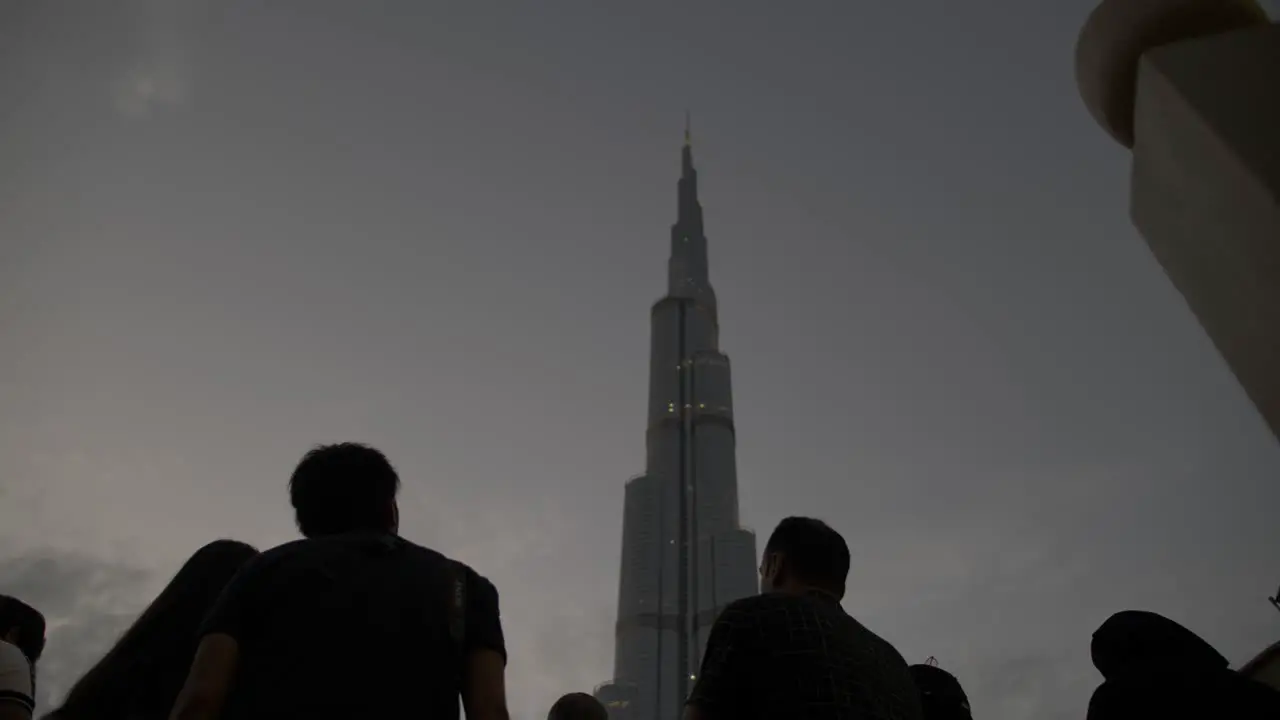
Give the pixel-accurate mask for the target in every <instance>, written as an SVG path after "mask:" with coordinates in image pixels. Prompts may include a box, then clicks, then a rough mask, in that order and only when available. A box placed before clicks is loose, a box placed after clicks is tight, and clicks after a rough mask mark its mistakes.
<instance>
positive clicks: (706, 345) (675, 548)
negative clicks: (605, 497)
mask: <svg viewBox="0 0 1280 720" xmlns="http://www.w3.org/2000/svg"><path fill="white" fill-rule="evenodd" d="M678 198H679V201H678V213H677V216H676V223H675V225H673V226H671V257H670V259H669V260H668V261H667V294H666V296H665V297H663V298H662V299H661V300H658V301H657V302H656V303H654V305H653V309H652V311H651V313H650V322H651V327H652V333H651V338H650V350H649V353H650V354H649V412H648V429H647V431H646V434H645V446H646V450H647V452H646V459H645V472H644V474H642V475H638V476H636V477H633V478H632V479H631V480H630V481H628V482H627V486H626V500H625V505H624V508H623V524H622V568H621V578H620V582H619V587H618V623H617V626H616V630H615V633H616V635H615V637H616V645H615V649H614V680H613V682H610V683H606V684H605V685H602V686H601V687H599V688H598V689H597V692H596V695H597V697H598V698H599V699H600V700H601V701H602V702H604V703H605V704H606V706H608V707H609V708H610V717H611V718H614V719H615V720H621V719H623V718H625V719H626V720H671V719H672V718H678V717H680V712H681V706H682V705H683V703H684V699H685V697H686V696H687V695H688V693H689V690H690V688H691V687H692V684H693V680H694V678H695V676H696V673H697V671H698V665H699V663H700V661H701V659H702V651H703V649H704V648H705V646H706V639H707V633H708V632H710V629H711V624H712V623H713V622H714V621H715V619H716V616H717V615H718V614H719V612H720V610H721V609H722V608H723V607H724V606H725V605H727V604H728V603H730V602H732V601H734V600H737V599H739V598H742V597H746V596H748V595H753V594H755V593H756V592H758V590H759V585H758V581H757V578H756V561H757V557H756V540H755V535H754V533H752V532H751V531H750V530H745V529H743V528H741V527H739V525H738V477H737V464H736V461H735V459H734V425H733V394H732V390H731V386H730V382H729V358H728V357H727V356H726V355H725V354H724V353H722V352H720V348H719V334H720V333H719V321H718V320H717V313H716V295H715V291H714V290H712V289H711V282H710V279H709V277H708V266H707V238H706V235H704V234H703V228H702V206H701V205H700V204H699V203H698V173H697V171H696V170H695V169H694V167H693V149H692V147H691V145H690V141H689V131H688V128H687V127H686V129H685V142H684V149H683V151H682V157H681V172H680V181H679V185H678Z"/></svg>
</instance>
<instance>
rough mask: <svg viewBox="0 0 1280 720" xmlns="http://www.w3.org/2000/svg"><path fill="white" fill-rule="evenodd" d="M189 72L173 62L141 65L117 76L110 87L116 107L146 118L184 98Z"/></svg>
mask: <svg viewBox="0 0 1280 720" xmlns="http://www.w3.org/2000/svg"><path fill="white" fill-rule="evenodd" d="M188 87H189V74H188V73H187V72H186V70H185V68H182V67H180V66H178V65H176V64H173V63H164V62H158V63H148V64H140V65H138V66H136V67H134V68H132V69H130V70H128V71H126V72H125V73H123V74H122V75H120V76H119V77H117V78H116V84H115V87H114V88H113V89H112V93H111V96H112V99H113V101H114V103H115V109H116V111H117V112H119V113H120V114H121V115H124V116H125V117H130V118H139V119H141V118H148V117H151V116H152V115H153V114H154V113H155V112H157V111H158V110H159V109H161V108H164V107H175V106H178V105H181V104H182V103H184V102H185V101H186V99H187V93H188Z"/></svg>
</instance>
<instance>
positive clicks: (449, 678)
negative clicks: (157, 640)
mask: <svg viewBox="0 0 1280 720" xmlns="http://www.w3.org/2000/svg"><path fill="white" fill-rule="evenodd" d="M399 487H400V478H399V476H397V474H396V471H395V469H394V468H392V467H391V464H390V463H389V462H387V459H386V457H384V456H383V455H382V453H380V452H378V451H377V450H374V449H373V448H370V447H366V446H364V445H358V444H355V443H343V444H339V445H328V446H322V447H318V448H316V449H314V450H312V451H311V452H309V453H307V455H306V456H305V457H303V459H302V462H301V463H299V464H298V467H297V469H296V470H295V471H294V473H293V477H292V478H291V479H290V480H289V497H290V499H291V500H292V503H293V507H294V510H295V512H296V518H297V522H298V528H299V529H300V530H301V531H302V534H303V535H304V536H306V539H303V540H297V541H294V542H291V543H287V544H285V545H282V546H280V547H278V548H275V549H273V550H268V551H267V552H265V553H262V554H261V555H259V556H258V557H256V558H254V559H253V560H250V561H249V562H248V563H247V564H246V565H245V566H244V568H243V569H241V571H240V573H239V574H238V575H237V576H236V577H235V579H233V580H232V581H231V583H230V584H229V585H228V586H227V588H226V590H225V591H224V592H223V593H222V596H221V598H219V600H218V602H217V603H216V604H215V606H214V608H213V610H212V611H211V612H210V614H209V616H208V618H206V620H205V623H204V628H203V629H202V631H201V635H202V640H201V641H200V646H199V649H198V650H197V651H196V657H195V660H194V662H193V663H192V667H191V672H190V674H189V675H188V677H187V682H186V685H185V687H184V688H183V690H182V692H181V694H179V696H178V700H177V703H176V705H175V707H174V710H173V713H172V715H171V716H170V717H171V718H172V719H173V720H189V719H197V718H198V719H201V720H204V719H211V718H218V717H227V718H234V719H240V718H244V719H253V720H256V719H258V718H263V719H266V718H315V719H321V720H323V719H325V718H335V719H338V718H341V719H342V720H350V718H365V717H368V718H391V717H406V718H407V717H433V718H437V717H438V718H457V717H459V702H458V698H459V695H461V697H462V705H463V706H465V708H466V712H467V718H468V720H474V719H476V718H479V719H482V720H508V713H507V706H506V689H505V679H504V672H505V671H504V667H505V664H506V649H505V645H504V641H503V633H502V623H501V621H500V619H499V616H498V592H497V590H496V589H495V588H494V587H493V585H492V584H491V583H490V582H489V581H488V580H485V579H484V578H483V577H481V576H480V575H478V574H476V572H475V571H474V570H472V569H471V568H469V567H467V566H466V565H463V564H461V563H459V562H456V561H453V560H450V559H449V558H446V557H445V556H443V555H441V554H440V553H437V552H435V551H432V550H428V549H426V548H424V547H420V546H418V545H415V544H413V543H411V542H409V541H407V540H404V539H402V538H400V537H399V536H398V535H397V534H396V532H397V530H398V527H399V514H400V513H399V509H398V507H397V505H396V491H397V490H398V489H399Z"/></svg>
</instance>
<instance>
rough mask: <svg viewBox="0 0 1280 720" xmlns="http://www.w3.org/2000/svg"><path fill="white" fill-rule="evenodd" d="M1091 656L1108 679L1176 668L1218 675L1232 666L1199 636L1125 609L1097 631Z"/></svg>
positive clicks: (1163, 619)
mask: <svg viewBox="0 0 1280 720" xmlns="http://www.w3.org/2000/svg"><path fill="white" fill-rule="evenodd" d="M1089 654H1090V655H1091V656H1092V659H1093V666H1094V667H1096V668H1098V672H1100V673H1102V677H1104V678H1107V679H1110V678H1113V677H1115V676H1117V675H1121V674H1123V673H1125V672H1127V671H1129V670H1138V669H1146V670H1150V669H1154V668H1160V667H1176V668H1180V669H1182V670H1183V671H1195V672H1214V671H1218V670H1224V669H1226V668H1227V667H1228V666H1229V665H1230V663H1229V662H1228V661H1227V659H1226V658H1225V657H1223V656H1222V653H1219V652H1218V651H1217V650H1216V649H1214V647H1213V646H1212V645H1210V644H1209V643H1207V642H1205V640H1204V639H1203V638H1201V637H1200V636H1199V635H1196V634H1195V633H1193V632H1191V631H1190V630H1188V629H1187V628H1185V627H1183V626H1182V625H1179V624H1178V623H1176V622H1174V621H1173V620H1170V619H1169V618H1167V617H1165V616H1163V615H1158V614H1156V613H1153V612H1148V611H1146V610H1122V611H1120V612H1118V613H1116V614H1114V615H1112V616H1111V617H1109V618H1107V620H1106V622H1104V623H1102V625H1100V626H1099V627H1098V629H1097V630H1094V631H1093V640H1092V641H1091V642H1090V643H1089Z"/></svg>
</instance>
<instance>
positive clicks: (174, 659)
mask: <svg viewBox="0 0 1280 720" xmlns="http://www.w3.org/2000/svg"><path fill="white" fill-rule="evenodd" d="M257 554H258V551H257V550H255V549H254V548H253V547H252V546H250V545H246V544H245V543H242V542H238V541H235V540H215V541H213V542H211V543H209V544H208V545H205V546H204V547H202V548H200V549H199V550H197V551H196V552H195V554H194V555H192V556H191V558H190V559H188V560H187V561H186V562H185V563H183V565H182V567H181V568H180V569H179V570H178V573H177V574H176V575H174V576H173V579H172V580H170V581H169V584H168V585H166V586H165V588H164V589H163V590H161V591H160V594H159V595H158V596H156V599H155V600H152V601H151V604H150V605H149V606H147V609H146V610H144V611H142V614H141V615H139V616H138V619H137V620H135V621H134V623H133V625H132V626H131V627H130V628H129V629H128V630H126V631H125V633H124V635H122V636H121V637H120V639H119V640H118V641H116V644H115V646H114V647H112V648H111V649H110V650H108V651H107V654H106V655H105V656H103V658H102V659H101V660H99V661H98V663H97V664H96V665H94V666H93V668H91V669H90V670H89V672H87V673H85V674H84V676H83V677H82V678H80V680H79V681H78V682H76V684H75V685H74V686H72V688H71V691H70V692H68V693H67V698H66V700H65V701H64V703H63V706H62V707H61V708H59V709H58V711H57V715H58V717H60V718H61V717H65V718H76V717H93V716H94V713H95V712H96V710H95V709H96V708H102V707H107V706H110V704H111V702H112V699H113V698H117V697H120V696H121V695H123V694H126V693H127V692H128V691H129V689H130V688H135V689H136V686H134V685H132V684H131V683H132V682H134V681H136V679H137V678H140V677H141V678H145V681H146V687H145V688H142V689H138V692H141V693H146V694H148V695H149V696H152V697H153V698H154V702H155V704H156V707H161V706H163V707H164V708H165V709H166V710H167V709H168V708H169V707H170V706H172V705H173V700H174V698H175V697H176V696H177V694H178V691H179V690H181V689H182V687H181V686H182V682H183V680H185V679H186V671H187V669H188V668H189V667H190V666H191V660H192V658H193V657H195V651H196V644H197V643H198V642H199V637H197V633H198V632H199V628H200V623H201V621H202V620H203V619H204V616H205V614H206V613H207V612H208V611H209V608H210V607H211V606H212V605H213V603H214V601H215V600H217V599H218V595H220V594H221V593H222V590H223V588H225V587H226V585H227V583H228V582H230V581H231V578H232V577H234V576H235V574H236V573H237V572H238V571H239V570H240V568H241V567H242V566H243V565H244V564H245V563H246V562H248V561H249V560H250V559H252V558H253V557H254V556H256V555H257ZM166 703H167V704H166Z"/></svg>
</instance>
